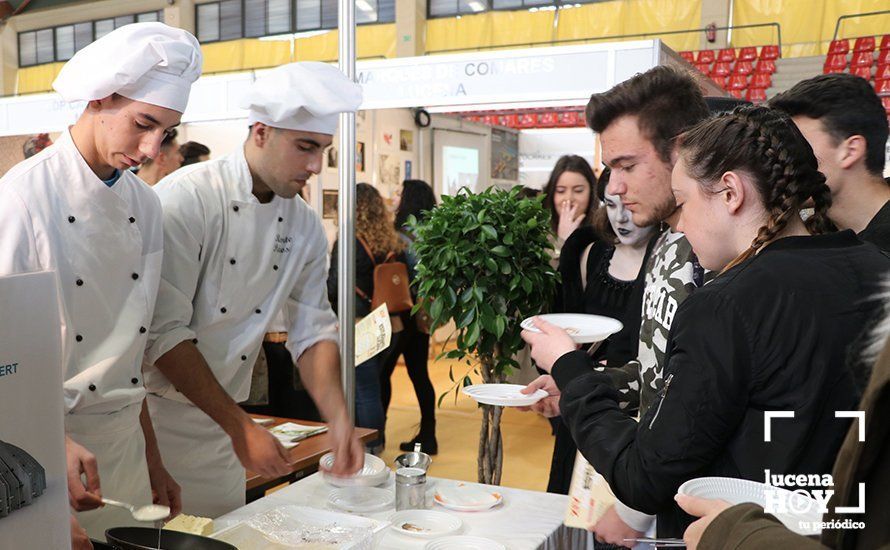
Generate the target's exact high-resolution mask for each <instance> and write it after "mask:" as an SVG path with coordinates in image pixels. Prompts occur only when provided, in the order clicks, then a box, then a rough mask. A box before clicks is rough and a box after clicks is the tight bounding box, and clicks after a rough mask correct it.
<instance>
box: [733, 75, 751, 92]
mask: <svg viewBox="0 0 890 550" xmlns="http://www.w3.org/2000/svg"><path fill="white" fill-rule="evenodd" d="M747 87H748V77H747V76H745V75H741V74H734V75H732V76H730V77H729V89H730V90H744V89H745V88H747Z"/></svg>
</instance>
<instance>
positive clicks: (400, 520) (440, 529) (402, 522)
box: [389, 510, 462, 539]
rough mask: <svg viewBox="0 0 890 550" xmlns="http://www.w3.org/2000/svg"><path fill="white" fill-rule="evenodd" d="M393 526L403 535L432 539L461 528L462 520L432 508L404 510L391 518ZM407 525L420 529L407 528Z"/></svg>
mask: <svg viewBox="0 0 890 550" xmlns="http://www.w3.org/2000/svg"><path fill="white" fill-rule="evenodd" d="M389 522H390V523H391V524H392V528H393V529H394V530H395V531H396V532H398V533H401V534H403V535H407V536H409V537H417V538H422V539H432V538H437V537H442V536H445V535H450V534H452V533H454V532H456V531H457V530H458V529H460V526H461V525H462V523H461V521H460V520H459V519H458V518H456V517H454V516H452V515H451V514H446V513H445V512H434V511H432V510H402V511H401V512H396V513H395V514H393V515H392V516H391V517H390V518H389ZM406 525H411V526H414V527H416V528H418V529H420V530H414V529H406V528H405V526H406Z"/></svg>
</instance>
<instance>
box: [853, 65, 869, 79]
mask: <svg viewBox="0 0 890 550" xmlns="http://www.w3.org/2000/svg"><path fill="white" fill-rule="evenodd" d="M850 74H855V75H856V76H858V77H861V78H864V79H866V80H871V67H851V68H850Z"/></svg>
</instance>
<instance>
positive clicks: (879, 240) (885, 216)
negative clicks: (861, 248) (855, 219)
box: [858, 201, 890, 252]
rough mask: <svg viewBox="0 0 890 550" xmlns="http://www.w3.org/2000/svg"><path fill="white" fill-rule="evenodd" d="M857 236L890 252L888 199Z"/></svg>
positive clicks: (889, 204) (889, 208)
mask: <svg viewBox="0 0 890 550" xmlns="http://www.w3.org/2000/svg"><path fill="white" fill-rule="evenodd" d="M858 236H859V238H860V239H861V240H863V241H865V242H868V243H872V244H873V245H875V246H877V247H878V248H880V249H881V250H883V251H885V252H890V201H887V202H885V203H884V206H883V207H881V209H880V210H878V213H877V214H875V217H874V218H872V219H871V221H870V222H868V225H867V226H865V229H863V230H862V232H861V233H859V235H858Z"/></svg>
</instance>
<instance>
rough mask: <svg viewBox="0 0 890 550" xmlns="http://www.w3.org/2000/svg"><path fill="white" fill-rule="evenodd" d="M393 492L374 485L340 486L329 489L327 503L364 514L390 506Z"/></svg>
mask: <svg viewBox="0 0 890 550" xmlns="http://www.w3.org/2000/svg"><path fill="white" fill-rule="evenodd" d="M395 499H396V498H395V494H394V493H393V492H392V491H388V490H386V489H378V488H376V487H341V488H340V489H335V490H333V491H331V494H330V495H328V504H329V505H330V506H331V507H333V508H336V509H337V510H340V511H342V512H351V513H357V514H364V513H368V512H379V511H382V510H384V509H386V508H392V507H393V503H394V502H395Z"/></svg>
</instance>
